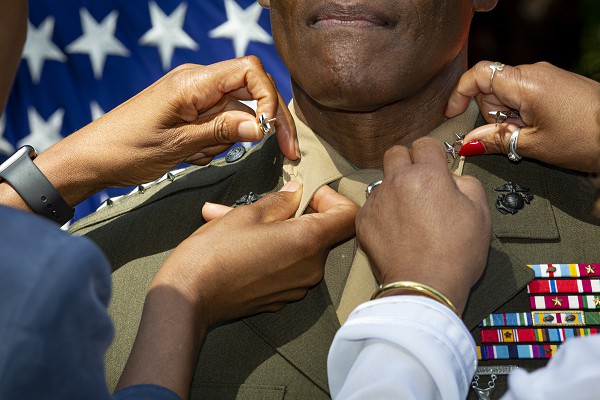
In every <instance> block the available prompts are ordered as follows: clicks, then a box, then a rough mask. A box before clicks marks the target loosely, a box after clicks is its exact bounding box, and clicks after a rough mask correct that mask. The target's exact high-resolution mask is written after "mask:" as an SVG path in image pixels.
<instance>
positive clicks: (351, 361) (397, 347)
mask: <svg viewBox="0 0 600 400" xmlns="http://www.w3.org/2000/svg"><path fill="white" fill-rule="evenodd" d="M381 363H384V367H383V368H381V369H378V368H375V369H374V368H373V365H379V364H381ZM475 365H476V354H475V344H474V342H473V339H472V338H471V335H470V334H469V332H468V331H467V329H466V328H465V326H464V325H463V324H462V322H461V321H460V319H458V317H456V315H454V314H453V313H452V311H450V310H449V309H447V308H446V307H444V306H443V305H441V304H439V303H437V302H435V301H433V300H430V299H426V298H422V297H415V296H397V297H394V298H387V299H382V300H377V301H373V302H368V303H365V304H363V305H361V306H359V307H358V308H357V309H356V310H355V311H354V312H353V313H352V314H351V316H350V318H349V319H348V321H347V322H346V323H345V324H344V326H342V328H341V329H340V330H339V331H338V333H337V335H336V337H335V339H334V341H333V344H332V346H331V349H330V352H329V358H328V371H329V386H330V389H331V393H332V396H333V397H334V398H344V399H353V398H414V399H421V398H431V399H434V398H436V399H439V398H448V399H455V398H456V399H458V398H465V397H466V394H467V391H468V389H469V383H470V379H471V377H472V376H473V373H474V371H475Z"/></svg>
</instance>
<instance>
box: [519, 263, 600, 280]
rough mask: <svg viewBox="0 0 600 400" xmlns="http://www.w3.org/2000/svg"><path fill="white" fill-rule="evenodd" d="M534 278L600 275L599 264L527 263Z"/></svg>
mask: <svg viewBox="0 0 600 400" xmlns="http://www.w3.org/2000/svg"><path fill="white" fill-rule="evenodd" d="M528 267H529V268H531V269H532V270H533V272H534V273H535V277H536V278H590V277H594V276H596V277H600V264H529V265H528Z"/></svg>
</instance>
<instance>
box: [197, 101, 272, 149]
mask: <svg viewBox="0 0 600 400" xmlns="http://www.w3.org/2000/svg"><path fill="white" fill-rule="evenodd" d="M186 126H188V127H190V128H189V129H190V131H189V133H190V134H191V135H193V137H192V140H191V142H192V143H193V145H194V146H195V147H197V148H207V147H210V146H214V145H218V144H229V145H231V144H233V143H236V142H257V141H259V140H260V139H262V137H263V133H262V131H261V130H260V129H259V127H258V122H256V118H255V117H254V116H253V115H251V114H248V113H247V112H244V111H236V110H233V111H226V112H220V113H217V114H211V115H208V116H205V117H203V118H199V119H197V120H196V121H194V122H192V123H190V124H187V125H186Z"/></svg>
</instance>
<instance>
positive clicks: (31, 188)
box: [0, 146, 74, 225]
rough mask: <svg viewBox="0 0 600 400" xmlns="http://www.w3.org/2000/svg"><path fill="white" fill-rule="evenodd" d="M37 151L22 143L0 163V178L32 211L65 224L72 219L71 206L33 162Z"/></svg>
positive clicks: (72, 211) (72, 210)
mask: <svg viewBox="0 0 600 400" xmlns="http://www.w3.org/2000/svg"><path fill="white" fill-rule="evenodd" d="M35 156H36V152H35V150H34V149H33V147H31V146H23V147H21V148H20V149H19V150H17V151H16V152H15V153H14V154H13V155H12V156H11V157H10V158H9V159H8V160H6V161H5V162H4V163H3V164H2V165H0V178H1V179H4V180H6V181H7V182H8V183H9V184H10V186H12V188H13V189H14V190H15V191H16V192H17V193H19V195H20V196H21V198H22V199H23V200H24V201H25V203H27V205H28V206H29V207H30V208H31V209H32V210H33V212H34V213H36V214H38V215H41V216H44V217H46V218H49V219H51V220H52V221H54V222H57V223H58V224H60V225H64V224H65V223H67V222H68V221H69V220H70V219H71V218H73V214H74V209H73V208H71V207H69V205H68V204H67V202H66V201H65V200H64V199H63V198H62V197H61V195H60V193H58V191H57V190H56V188H55V187H54V186H53V185H52V183H50V181H49V180H48V178H46V176H44V174H43V173H42V171H40V170H39V168H38V167H37V166H36V165H35V164H34V163H33V158H35Z"/></svg>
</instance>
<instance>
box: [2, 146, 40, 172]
mask: <svg viewBox="0 0 600 400" xmlns="http://www.w3.org/2000/svg"><path fill="white" fill-rule="evenodd" d="M24 156H26V157H29V158H31V159H32V160H33V159H34V158H35V157H37V153H36V151H35V149H34V148H33V147H31V146H23V147H21V148H20V149H19V150H17V151H15V153H14V154H13V155H12V156H10V157H9V158H8V160H6V161H4V162H3V163H2V165H0V175H1V174H2V173H3V172H4V171H5V170H6V169H7V168H8V167H10V166H11V165H13V164H14V163H15V162H16V161H17V160H18V159H19V158H21V157H24Z"/></svg>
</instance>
